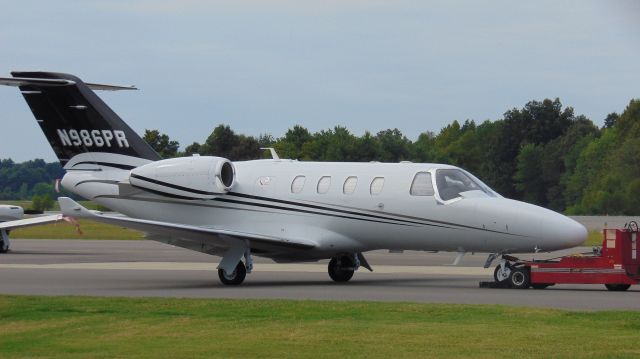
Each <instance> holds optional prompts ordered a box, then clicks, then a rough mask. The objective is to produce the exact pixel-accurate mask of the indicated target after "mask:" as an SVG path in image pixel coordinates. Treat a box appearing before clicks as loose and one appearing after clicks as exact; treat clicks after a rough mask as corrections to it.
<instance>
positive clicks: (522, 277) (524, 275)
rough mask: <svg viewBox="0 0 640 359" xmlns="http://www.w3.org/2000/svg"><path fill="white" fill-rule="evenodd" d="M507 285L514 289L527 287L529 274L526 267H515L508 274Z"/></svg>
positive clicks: (529, 278)
mask: <svg viewBox="0 0 640 359" xmlns="http://www.w3.org/2000/svg"><path fill="white" fill-rule="evenodd" d="M509 285H510V286H511V287H512V288H515V289H528V288H529V287H530V286H531V276H530V275H529V271H528V270H527V269H526V268H515V269H512V270H511V275H509Z"/></svg>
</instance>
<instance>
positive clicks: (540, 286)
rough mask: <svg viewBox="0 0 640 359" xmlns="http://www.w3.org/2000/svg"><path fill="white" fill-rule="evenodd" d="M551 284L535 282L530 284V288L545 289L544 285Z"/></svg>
mask: <svg viewBox="0 0 640 359" xmlns="http://www.w3.org/2000/svg"><path fill="white" fill-rule="evenodd" d="M552 285H553V284H551V283H537V284H532V285H531V288H533V289H545V288H546V287H549V286H552Z"/></svg>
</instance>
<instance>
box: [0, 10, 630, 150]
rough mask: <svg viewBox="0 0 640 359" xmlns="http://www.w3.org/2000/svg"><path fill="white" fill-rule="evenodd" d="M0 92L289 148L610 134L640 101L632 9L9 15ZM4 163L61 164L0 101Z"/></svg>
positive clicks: (169, 129)
mask: <svg viewBox="0 0 640 359" xmlns="http://www.w3.org/2000/svg"><path fill="white" fill-rule="evenodd" d="M0 9H2V12H3V15H4V16H3V19H2V21H0V77H9V76H10V71H12V70H46V71H56V72H68V73H72V74H74V75H76V76H78V77H80V78H82V79H83V80H84V81H87V82H94V83H107V84H117V85H132V84H133V85H136V86H137V87H138V88H139V89H140V90H139V91H121V92H100V93H98V95H99V96H101V97H102V99H103V100H104V101H105V102H106V103H107V104H109V106H110V107H111V108H112V109H113V110H114V111H116V112H117V113H118V114H119V115H120V116H121V117H122V118H123V119H124V120H125V121H126V122H127V123H128V124H129V125H130V126H131V127H132V128H133V129H134V130H136V131H137V132H138V133H139V134H142V133H143V132H144V130H145V129H158V130H160V131H161V132H163V133H166V134H168V135H169V136H170V137H171V138H172V139H175V140H178V141H179V142H180V144H181V147H182V148H184V147H185V146H186V145H188V144H190V143H192V142H194V141H196V142H204V140H205V139H206V137H207V136H208V135H209V134H210V133H211V131H212V129H213V128H214V127H215V126H217V125H218V124H221V123H223V124H228V125H230V126H231V128H232V129H233V130H234V131H235V132H236V133H242V134H247V135H254V136H258V135H260V134H264V133H269V134H271V135H273V136H274V137H280V136H282V135H284V133H285V132H286V131H287V129H289V128H291V127H293V126H294V125H296V124H300V125H302V126H304V127H307V128H308V129H309V130H311V131H318V130H322V129H327V128H333V127H334V126H336V125H339V126H345V127H347V128H348V129H349V130H350V131H352V132H353V133H354V134H356V135H362V134H363V133H364V132H365V131H370V132H372V133H376V132H378V131H380V130H384V129H387V128H398V129H400V130H401V131H402V132H403V133H404V134H405V135H406V136H407V137H408V138H410V139H415V138H417V137H418V135H419V134H420V133H422V132H425V131H434V132H436V133H437V132H438V131H439V130H440V129H441V128H442V127H443V126H446V125H447V124H449V123H451V122H452V121H453V120H459V121H464V120H466V119H473V120H475V121H477V122H482V121H485V120H487V119H489V120H498V119H500V118H502V116H503V114H504V112H506V111H507V110H509V109H512V108H515V107H517V108H521V107H523V106H524V105H525V104H526V103H527V102H528V101H531V100H543V99H545V98H556V97H558V98H560V100H561V101H562V103H563V105H565V106H571V107H573V108H574V109H575V113H576V114H584V115H585V116H587V117H588V118H590V119H591V120H593V121H594V122H595V123H596V124H598V125H602V123H603V120H604V118H605V117H606V115H607V114H608V113H611V112H618V113H620V112H622V111H624V108H625V107H626V105H627V104H628V103H629V100H631V99H632V98H640V71H639V70H640V69H639V66H640V47H639V46H638V43H639V42H638V39H639V38H640V21H638V19H639V18H640V2H637V1H530V2H519V1H437V2H432V1H424V0H423V1H405V0H397V1H379V0H340V1H336V0H327V1H311V0H308V1H294V0H281V1H268V0H263V1H258V0H235V1H199V0H180V1H169V0H140V1H135V0H110V1H80V0H78V1H69V0H57V1H32V0H19V1H12V0H0ZM0 126H1V127H0V158H12V159H13V160H14V161H17V162H21V161H25V160H30V159H33V158H44V159H45V160H47V161H54V160H55V159H56V158H55V155H54V153H53V151H52V150H51V149H50V147H49V146H48V144H47V141H46V139H45V137H44V135H43V134H42V132H41V131H40V129H39V127H38V126H37V123H36V121H35V119H34V118H33V116H32V114H31V112H30V111H29V109H28V107H27V105H26V103H25V102H24V100H23V98H22V97H21V95H20V93H19V91H18V90H17V89H16V88H13V87H4V86H0Z"/></svg>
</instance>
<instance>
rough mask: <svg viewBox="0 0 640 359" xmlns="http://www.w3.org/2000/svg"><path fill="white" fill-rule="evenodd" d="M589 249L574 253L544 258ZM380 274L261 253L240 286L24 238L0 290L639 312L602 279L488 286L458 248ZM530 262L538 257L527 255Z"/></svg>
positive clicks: (375, 255) (474, 260)
mask: <svg viewBox="0 0 640 359" xmlns="http://www.w3.org/2000/svg"><path fill="white" fill-rule="evenodd" d="M581 250H582V251H588V250H589V249H588V248H582V249H573V250H569V251H564V252H561V253H553V254H546V255H536V258H543V257H550V256H557V255H562V254H567V253H577V252H579V251H581ZM366 257H367V259H368V261H369V263H370V264H371V265H372V266H373V269H374V272H373V273H370V272H368V271H366V270H365V269H361V270H360V271H358V272H357V273H356V274H355V275H354V277H353V279H352V280H351V281H350V282H349V283H334V282H332V281H331V280H330V279H329V276H328V274H327V268H326V265H327V262H326V261H321V262H318V263H309V264H276V263H273V262H272V261H271V260H268V259H261V258H256V260H255V267H254V272H253V273H251V274H249V275H247V278H246V280H245V282H244V283H243V284H242V285H240V286H225V285H223V284H221V283H220V282H219V280H218V277H217V271H216V269H215V268H216V263H217V262H218V261H219V260H220V258H219V257H214V256H209V255H205V254H202V253H197V252H192V251H188V250H184V249H181V248H177V247H172V246H169V245H165V244H161V243H156V242H152V241H117V240H109V241H101V240H26V239H23V240H20V239H16V240H14V241H13V242H12V251H11V252H9V253H7V254H0V293H1V294H34V295H88V296H122V297H189V298H286V299H315V300H357V301H370V300H373V301H405V302H426V303H461V304H503V305H513V306H530V307H550V308H564V309H572V310H606V309H632V310H639V309H640V286H632V287H631V289H630V290H629V291H627V292H609V291H607V290H606V289H605V288H604V286H603V285H557V286H554V287H550V288H547V289H544V290H535V289H528V290H515V289H485V288H479V287H478V282H479V281H489V280H491V279H492V273H493V268H491V269H483V268H482V264H483V263H484V261H485V259H486V257H485V256H484V255H471V254H468V255H467V256H466V257H465V258H464V259H463V261H462V263H461V264H460V265H459V266H451V265H450V264H451V263H452V262H453V260H454V258H455V254H452V253H425V252H414V251H406V252H404V253H388V252H387V251H374V252H369V253H367V254H366ZM522 258H531V255H529V256H522Z"/></svg>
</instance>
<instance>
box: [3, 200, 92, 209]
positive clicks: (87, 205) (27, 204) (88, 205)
mask: <svg viewBox="0 0 640 359" xmlns="http://www.w3.org/2000/svg"><path fill="white" fill-rule="evenodd" d="M78 203H80V204H81V205H82V206H84V207H85V208H88V209H97V210H104V208H99V206H100V205H99V204H97V203H95V202H91V201H78ZM0 204H9V205H14V206H20V207H22V208H24V209H25V210H28V209H29V208H31V201H10V200H1V201H0ZM59 210H60V205H59V204H58V201H54V202H53V208H51V209H49V211H59Z"/></svg>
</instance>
